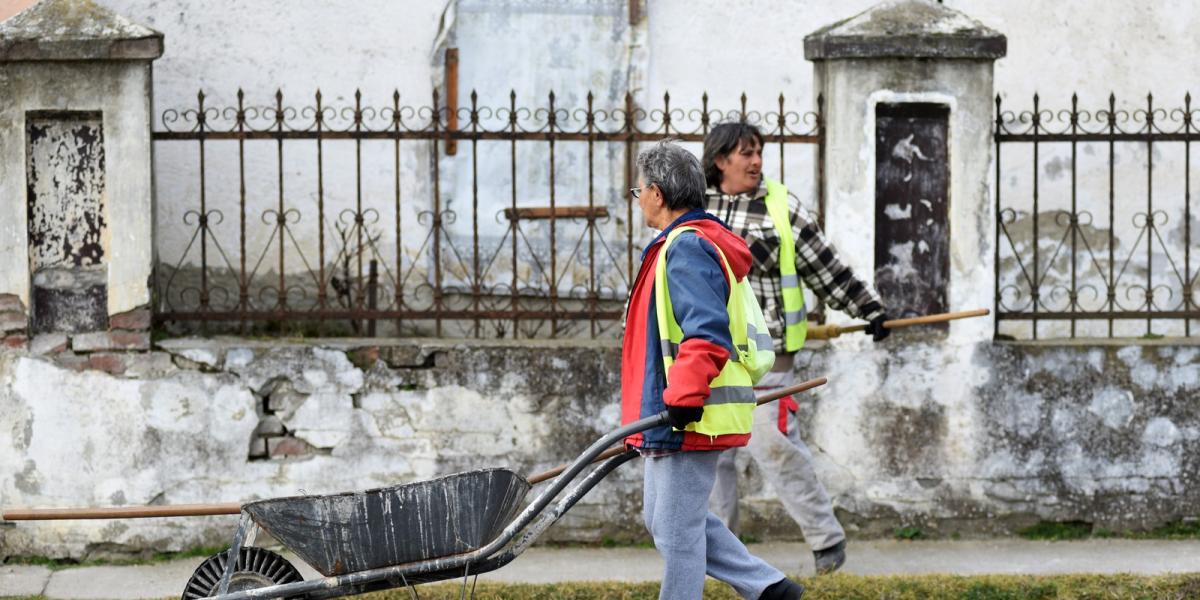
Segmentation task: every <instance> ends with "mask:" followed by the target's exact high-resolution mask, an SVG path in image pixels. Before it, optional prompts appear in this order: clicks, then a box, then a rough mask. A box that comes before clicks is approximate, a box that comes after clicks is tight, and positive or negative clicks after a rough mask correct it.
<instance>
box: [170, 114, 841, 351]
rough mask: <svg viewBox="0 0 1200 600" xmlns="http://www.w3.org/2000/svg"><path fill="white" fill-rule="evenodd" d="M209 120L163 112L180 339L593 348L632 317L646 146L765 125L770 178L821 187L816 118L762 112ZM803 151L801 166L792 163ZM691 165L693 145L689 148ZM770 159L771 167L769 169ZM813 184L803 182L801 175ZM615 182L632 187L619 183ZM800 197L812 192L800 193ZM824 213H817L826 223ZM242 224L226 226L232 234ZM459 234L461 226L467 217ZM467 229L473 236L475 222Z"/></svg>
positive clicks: (173, 319)
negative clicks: (394, 340)
mask: <svg viewBox="0 0 1200 600" xmlns="http://www.w3.org/2000/svg"><path fill="white" fill-rule="evenodd" d="M572 99H573V103H568V102H564V101H563V99H562V98H560V97H556V96H555V94H554V93H550V94H549V95H548V96H547V98H546V102H545V104H544V105H541V106H521V105H518V103H517V95H516V93H510V94H508V97H507V100H508V102H507V103H506V104H505V105H502V106H483V105H481V104H480V103H479V98H478V95H477V94H476V93H475V92H472V93H471V94H470V97H469V106H463V107H454V106H451V107H447V106H446V105H445V104H444V103H443V102H442V99H441V98H440V97H439V95H438V93H437V92H436V91H435V92H434V93H433V94H432V98H431V100H432V103H431V104H430V105H428V106H409V105H406V104H402V103H401V95H400V93H399V92H398V91H397V92H394V93H393V94H392V95H391V98H390V103H387V104H385V105H383V106H376V105H368V104H364V102H363V97H362V94H361V93H359V92H356V93H355V94H354V96H353V99H352V101H350V100H349V99H348V100H347V101H345V102H343V103H341V104H338V103H333V104H330V103H328V102H327V100H326V99H325V98H324V97H323V96H322V94H321V93H320V92H319V91H318V92H317V93H316V94H315V95H314V96H313V97H312V104H311V105H308V106H302V107H295V106H292V105H289V104H287V103H285V100H284V95H283V93H282V92H276V93H275V94H274V97H273V102H270V103H269V104H266V105H251V104H250V103H248V102H247V99H246V95H245V94H244V93H243V92H242V91H241V90H239V91H238V92H237V95H236V104H233V103H230V105H228V106H217V107H214V106H212V105H210V101H209V99H208V98H206V96H205V94H204V93H203V92H201V93H199V94H198V95H197V98H196V104H195V106H193V107H186V108H172V109H168V110H166V111H164V112H163V113H162V117H161V126H160V127H159V128H158V129H157V130H156V131H154V132H153V139H154V141H155V143H156V145H155V152H156V159H155V160H156V165H155V172H156V180H157V188H158V192H157V193H158V202H157V206H158V207H159V208H158V213H159V214H158V216H157V218H158V223H157V231H158V237H159V242H158V250H159V256H160V265H159V269H158V281H157V288H156V289H157V301H156V302H157V311H156V319H157V321H158V322H160V323H162V324H165V325H166V326H168V327H169V328H172V329H175V330H185V331H190V330H194V329H196V328H200V329H207V330H210V331H211V330H226V331H228V330H232V331H241V332H246V331H256V330H257V331H263V330H268V331H283V332H295V331H298V330H299V331H304V332H307V331H309V328H312V329H313V330H314V331H313V332H314V333H318V334H323V335H337V334H354V335H435V336H465V337H551V338H554V337H599V336H604V335H606V334H608V333H609V332H611V331H612V330H613V329H614V327H613V326H614V325H615V324H616V323H618V322H619V320H620V318H621V316H622V315H621V308H622V305H623V302H624V299H625V294H626V290H627V288H628V286H629V282H630V281H631V279H632V276H633V274H634V269H635V268H636V266H637V264H636V263H637V260H636V258H637V256H636V255H637V253H638V252H639V251H640V247H641V245H642V244H644V243H645V241H647V240H646V238H647V237H648V235H647V234H648V233H649V231H648V230H647V231H643V230H644V228H642V227H638V226H636V225H635V224H636V223H639V222H640V215H638V214H635V212H636V211H635V208H634V205H633V203H632V200H631V198H629V195H628V193H627V191H626V190H628V188H630V187H632V186H633V185H634V184H635V183H636V173H635V172H634V164H633V163H634V157H635V156H636V151H637V145H638V144H639V143H642V142H651V141H657V140H659V139H662V138H668V137H669V138H674V139H677V140H680V141H683V142H687V143H693V144H695V143H697V142H700V141H702V140H703V137H704V135H705V134H706V133H707V131H708V129H709V127H710V126H712V125H715V124H716V123H718V122H721V121H725V120H741V121H745V122H750V123H754V124H756V125H758V126H759V127H760V129H762V131H763V133H764V135H765V141H766V144H767V147H766V149H765V152H764V154H765V155H766V156H769V157H770V159H769V160H770V165H769V167H768V170H770V169H772V168H777V175H778V176H779V177H780V178H784V177H785V176H786V174H787V173H791V172H794V171H797V170H802V169H803V168H804V165H806V164H807V165H808V166H811V167H812V169H813V170H812V171H809V173H815V178H814V179H815V181H812V182H811V183H815V185H813V186H812V188H811V189H812V190H813V194H814V195H813V196H811V197H809V198H803V199H804V200H807V201H809V203H810V204H811V205H813V206H812V207H813V208H814V210H818V211H819V207H820V205H821V201H820V198H819V197H817V196H816V194H819V190H820V189H821V188H822V186H821V185H820V181H819V178H820V176H821V175H820V174H821V173H822V172H823V168H822V166H823V165H822V164H821V161H822V160H823V144H822V137H823V135H822V134H823V130H822V123H821V101H820V100H819V99H818V101H817V107H816V110H815V111H811V112H804V111H800V112H798V111H793V110H790V109H789V108H788V107H787V106H785V101H784V97H783V96H782V95H780V96H779V98H778V100H777V102H774V103H772V104H773V106H772V107H771V109H769V110H761V111H760V110H752V109H750V108H748V106H747V98H746V96H745V94H742V96H741V98H740V101H739V103H738V105H737V106H735V107H733V108H731V109H715V108H712V107H710V105H709V99H708V95H707V94H705V95H704V96H702V97H701V98H700V106H699V107H698V108H680V107H678V106H676V105H673V104H672V99H671V97H670V95H669V94H664V95H663V98H662V105H661V106H660V107H655V108H642V107H639V106H636V105H635V103H634V100H633V97H632V96H631V95H629V94H626V95H625V96H624V98H623V101H621V99H614V100H615V102H613V103H611V104H609V105H604V106H601V105H600V102H598V100H597V99H596V98H595V97H594V96H593V95H592V94H591V93H588V94H587V95H586V97H584V98H578V99H574V97H572ZM789 149H803V150H804V151H803V152H794V151H793V152H789ZM696 150H697V152H698V150H699V146H698V144H697V145H696ZM776 160H777V162H776ZM805 175H807V174H805ZM618 182H619V184H618ZM793 188H796V189H797V191H801V192H802V194H803V191H802V188H801V187H800V186H793ZM821 212H823V211H821ZM227 215H229V216H230V217H232V218H227ZM460 215H462V216H461V217H460ZM464 217H465V218H464Z"/></svg>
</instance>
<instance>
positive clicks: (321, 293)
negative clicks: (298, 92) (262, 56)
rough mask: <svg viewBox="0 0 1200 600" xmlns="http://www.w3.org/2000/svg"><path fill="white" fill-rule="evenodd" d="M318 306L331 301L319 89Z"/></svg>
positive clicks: (322, 121)
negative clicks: (327, 293)
mask: <svg viewBox="0 0 1200 600" xmlns="http://www.w3.org/2000/svg"><path fill="white" fill-rule="evenodd" d="M316 120H317V122H316V127H317V133H318V137H317V279H318V284H317V306H320V307H321V308H326V307H327V306H328V305H327V302H328V301H329V299H328V297H327V296H326V292H327V290H326V287H325V282H326V281H327V279H326V278H325V148H324V146H323V145H322V143H321V142H322V139H323V138H321V137H320V135H319V134H320V133H321V130H322V129H323V128H324V126H325V114H324V108H323V107H322V106H321V90H319V89H318V90H317V112H316Z"/></svg>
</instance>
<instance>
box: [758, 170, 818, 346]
mask: <svg viewBox="0 0 1200 600" xmlns="http://www.w3.org/2000/svg"><path fill="white" fill-rule="evenodd" d="M765 181H766V184H767V197H766V199H765V202H766V203H767V212H768V213H770V215H771V222H772V223H774V224H775V232H776V233H777V234H778V235H779V276H780V285H781V286H782V288H783V344H784V349H785V350H787V351H788V352H795V351H797V350H799V349H800V348H802V347H803V346H804V338H805V336H806V335H807V334H808V311H807V310H806V309H805V307H804V288H803V287H801V284H800V277H799V276H797V275H796V240H795V238H793V237H792V220H791V218H790V215H789V214H788V195H787V188H786V187H784V186H783V184H782V183H779V182H778V181H774V180H772V179H765Z"/></svg>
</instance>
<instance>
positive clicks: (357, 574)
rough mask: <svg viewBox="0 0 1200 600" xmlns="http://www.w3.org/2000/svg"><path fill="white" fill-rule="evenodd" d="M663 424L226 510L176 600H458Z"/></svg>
mask: <svg viewBox="0 0 1200 600" xmlns="http://www.w3.org/2000/svg"><path fill="white" fill-rule="evenodd" d="M825 381H826V380H825V379H824V378H819V379H814V380H810V381H806V382H804V383H800V384H797V385H794V386H791V387H788V388H784V389H782V390H779V391H777V392H774V393H771V394H767V395H763V396H761V397H760V398H759V399H758V403H759V404H764V403H767V402H771V401H773V400H777V399H779V398H782V397H784V396H788V395H792V394H796V393H800V392H803V391H806V390H809V389H812V388H815V387H818V386H820V385H824V384H825ZM666 423H667V413H666V412H665V411H664V412H662V413H659V414H657V415H654V416H651V417H647V418H644V419H641V420H639V421H635V422H633V423H630V424H628V425H625V426H623V427H620V428H618V429H615V430H613V431H611V432H609V433H607V434H605V435H603V436H601V437H600V439H598V440H596V441H595V442H594V443H593V444H592V445H591V446H589V447H588V448H587V449H586V450H584V451H583V452H582V453H581V454H580V455H579V456H578V457H577V458H576V459H575V460H574V461H573V462H571V463H570V464H568V465H563V466H561V467H557V468H555V469H552V470H550V471H547V472H545V473H541V474H539V475H535V476H533V477H529V478H528V479H527V478H525V477H523V476H521V475H519V474H517V473H515V472H513V471H510V470H508V469H500V468H491V469H479V470H475V471H467V472H464V473H457V474H454V475H447V476H444V477H439V478H437V479H431V480H427V481H420V482H416V483H409V484H404V485H397V486H391V487H384V488H378V489H372V490H366V491H360V492H347V493H341V494H331V495H311V496H290V497H282V498H271V499H267V500H258V501H255V502H249V503H246V504H243V505H241V506H240V509H237V505H231V506H232V507H234V508H235V509H236V512H239V513H240V514H241V519H240V521H239V524H238V528H237V530H236V532H235V533H234V536H233V543H232V545H231V546H230V548H229V549H228V550H225V551H223V552H220V553H218V554H216V555H214V556H211V557H209V558H208V559H206V560H205V561H204V562H203V563H201V565H200V566H199V567H198V568H197V569H196V571H195V572H194V573H193V574H192V577H191V579H189V580H188V582H187V585H186V586H185V589H184V592H183V596H182V598H183V600H196V599H200V598H214V599H218V600H248V599H251V598H306V599H316V598H335V597H340V596H349V595H353V594H361V593H366V592H372V591H378V590H385V589H392V588H401V587H405V588H408V589H409V591H410V594H411V595H412V596H413V597H416V595H417V592H416V590H415V586H416V585H418V584H423V583H430V582H436V581H447V580H451V579H459V578H461V579H462V582H463V583H462V586H463V588H462V591H463V595H464V596H465V595H466V590H467V584H468V582H470V581H471V578H472V576H476V577H477V576H478V575H480V574H482V573H487V572H490V571H494V570H496V569H499V568H500V567H503V566H504V565H506V564H508V563H510V562H512V561H513V560H514V559H515V558H516V557H517V556H519V555H520V554H521V553H522V552H524V551H525V549H526V548H528V547H529V546H530V545H531V544H532V543H533V542H534V541H535V540H536V539H537V538H538V537H539V536H540V535H542V533H544V532H545V531H546V530H547V529H548V528H550V526H551V525H553V524H554V523H555V522H557V521H558V520H559V519H560V518H561V517H562V516H563V515H564V514H566V512H567V511H568V510H570V509H571V507H573V506H575V504H576V503H577V502H579V500H580V499H581V498H583V496H584V495H586V494H587V493H588V492H589V491H590V490H591V489H592V488H593V487H595V486H596V484H597V483H599V482H600V480H602V479H604V478H605V477H606V476H607V475H608V474H609V473H611V472H612V471H613V470H614V469H616V468H617V467H619V466H621V465H622V464H624V463H626V462H628V461H630V460H632V459H633V458H635V457H636V456H638V454H637V452H636V451H635V450H628V449H625V448H623V447H620V446H617V447H612V446H613V444H615V443H619V442H621V441H622V440H623V439H624V438H626V437H627V436H630V435H633V434H635V433H639V432H642V431H645V430H647V429H651V428H653V427H657V426H660V425H664V424H666ZM593 465H594V466H593ZM550 479H554V481H553V483H551V484H549V485H548V486H547V487H546V488H545V489H544V490H542V491H541V492H539V493H538V494H537V495H536V496H535V497H534V498H533V499H532V501H530V502H529V504H527V505H526V506H525V507H524V508H523V509H522V508H521V503H522V502H523V501H524V499H525V496H526V495H527V494H528V493H529V491H530V490H531V489H532V487H533V485H535V484H537V483H541V482H543V481H547V480H550ZM564 492H565V493H564ZM560 496H561V498H560ZM225 506H226V505H199V506H192V507H165V506H164V507H136V508H128V509H121V508H117V509H50V510H42V511H37V510H25V511H22V510H14V511H9V512H6V513H5V514H4V517H5V518H6V519H9V520H26V519H47V518H113V517H120V516H126V517H130V516H139V517H141V516H166V515H184V514H186V515H199V514H226V513H230V512H234V510H228V509H223V507H225ZM214 507H216V508H217V509H218V510H214ZM159 509H165V510H159ZM171 509H176V510H174V511H172V510H171ZM258 529H262V530H263V531H265V532H267V533H268V534H270V535H271V536H272V537H273V538H274V539H275V540H277V541H278V542H279V543H281V544H282V545H283V546H284V547H285V548H287V549H289V550H291V551H292V552H294V553H295V554H296V555H297V556H298V557H299V558H300V559H301V560H303V561H304V562H306V563H308V564H309V565H310V566H312V567H313V569H315V570H316V571H318V572H319V573H321V574H322V575H324V577H323V578H321V579H312V580H308V581H305V580H303V579H302V577H301V576H300V573H299V571H297V569H296V568H295V566H293V565H292V564H291V563H289V562H288V561H287V560H286V559H284V558H283V557H282V556H280V555H278V554H276V553H274V552H272V551H270V550H267V549H265V548H260V547H255V546H252V545H251V544H252V536H253V535H254V534H256V533H257V530H258ZM230 557H237V559H236V560H230ZM473 591H474V586H472V594H473Z"/></svg>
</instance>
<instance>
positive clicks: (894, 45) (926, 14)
mask: <svg viewBox="0 0 1200 600" xmlns="http://www.w3.org/2000/svg"><path fill="white" fill-rule="evenodd" d="M1007 51H1008V40H1007V38H1005V37H1004V34H1002V33H1000V32H998V31H996V30H994V29H992V28H990V27H988V26H986V25H984V24H983V23H980V22H979V21H976V20H975V19H972V18H971V17H968V16H967V15H965V14H963V13H961V12H959V11H957V10H954V9H952V8H948V7H946V6H944V5H942V4H941V3H939V2H934V1H933V0H886V1H884V2H881V3H879V4H877V5H875V6H874V7H872V8H870V9H867V10H866V11H863V12H861V13H859V14H857V15H854V16H853V17H850V18H849V19H845V20H842V21H838V22H837V23H833V24H832V25H828V26H825V27H822V28H821V29H818V30H816V31H814V32H812V33H811V34H809V35H807V36H805V38H804V57H805V58H807V59H808V60H829V59H838V58H967V59H993V60H994V59H997V58H1000V57H1002V56H1004V55H1005V54H1006V53H1007Z"/></svg>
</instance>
